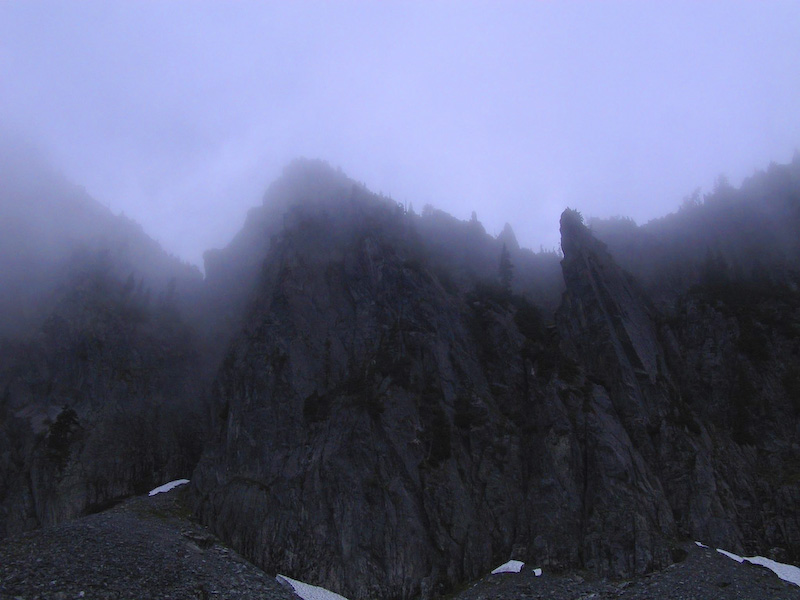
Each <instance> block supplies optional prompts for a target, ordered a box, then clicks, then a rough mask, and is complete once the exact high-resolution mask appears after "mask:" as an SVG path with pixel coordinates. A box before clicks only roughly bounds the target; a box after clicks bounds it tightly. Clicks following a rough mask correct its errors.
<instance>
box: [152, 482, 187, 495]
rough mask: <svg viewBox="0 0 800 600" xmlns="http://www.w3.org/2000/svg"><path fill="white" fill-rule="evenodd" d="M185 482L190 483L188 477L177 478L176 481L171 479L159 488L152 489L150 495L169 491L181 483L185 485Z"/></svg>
mask: <svg viewBox="0 0 800 600" xmlns="http://www.w3.org/2000/svg"><path fill="white" fill-rule="evenodd" d="M184 483H189V480H188V479H176V480H175V481H170V482H169V483H165V484H164V485H160V486H158V487H157V488H155V489H153V490H150V493H149V494H148V496H155V495H156V494H160V493H161V492H168V491H170V490H171V489H172V488H176V487H178V486H179V485H183V484H184Z"/></svg>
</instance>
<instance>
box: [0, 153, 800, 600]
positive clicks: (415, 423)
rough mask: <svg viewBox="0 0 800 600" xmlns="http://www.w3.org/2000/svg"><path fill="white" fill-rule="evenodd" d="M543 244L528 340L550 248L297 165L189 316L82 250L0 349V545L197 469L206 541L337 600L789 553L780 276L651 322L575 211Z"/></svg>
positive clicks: (182, 295)
mask: <svg viewBox="0 0 800 600" xmlns="http://www.w3.org/2000/svg"><path fill="white" fill-rule="evenodd" d="M65 206H67V207H70V206H73V204H70V203H69V202H67V203H66V204H65ZM70 210H72V209H70ZM76 210H78V209H76ZM101 212H102V211H101ZM102 214H103V215H104V216H103V220H105V219H107V218H110V217H109V215H106V214H105V213H104V212H102ZM121 227H122V229H123V230H125V231H128V232H129V233H130V232H131V231H132V230H131V229H130V228H129V227H128V226H127V225H124V226H121ZM561 232H562V248H563V251H564V257H563V261H562V262H561V265H560V266H561V270H562V272H563V283H564V284H565V286H566V291H565V292H564V293H563V297H562V299H561V304H560V307H559V308H558V310H557V311H556V312H555V314H554V322H553V323H552V325H550V326H545V319H544V318H543V316H542V313H541V312H540V310H539V309H537V308H536V306H534V305H533V304H532V303H531V302H530V301H529V299H528V298H535V299H536V300H537V302H539V305H540V306H552V304H553V298H555V297H557V295H558V294H559V293H560V291H559V290H561V289H563V288H561V286H560V282H559V284H558V285H552V286H550V287H549V288H548V289H546V290H538V289H535V288H536V285H535V284H536V282H539V283H541V282H551V283H552V282H553V280H554V276H553V269H552V267H553V266H554V263H553V260H554V257H555V255H554V253H544V252H543V253H540V254H539V255H533V253H530V252H529V251H526V250H523V249H519V248H518V246H517V245H516V242H515V240H514V237H513V232H511V229H510V227H509V228H507V230H505V231H504V233H503V234H502V236H501V237H502V240H500V239H495V238H491V237H490V236H487V235H486V233H485V231H484V230H483V228H482V227H481V226H480V224H479V223H478V222H477V218H474V219H473V220H472V221H471V222H469V223H465V222H460V221H458V220H457V219H454V218H452V217H450V216H449V215H446V214H444V213H441V212H439V211H435V210H433V209H430V208H426V210H425V211H424V214H423V216H418V215H416V214H414V213H413V211H412V210H405V209H404V207H401V206H398V205H397V204H396V203H395V202H393V201H391V200H390V199H388V198H385V197H383V196H377V195H374V194H371V193H369V192H368V191H367V190H366V189H365V188H364V187H363V186H362V185H359V184H356V183H355V182H353V181H352V180H350V179H348V178H347V177H345V176H344V175H343V174H341V173H340V172H336V171H334V170H332V169H330V168H328V167H327V166H326V165H325V164H323V163H321V162H315V161H299V162H297V163H294V164H293V165H291V166H290V167H289V168H287V170H286V172H285V174H284V176H283V177H282V178H281V179H280V180H279V181H278V182H276V183H275V184H274V185H273V186H272V187H271V188H270V190H269V191H268V193H267V195H266V196H265V200H264V203H263V205H262V206H260V207H258V208H256V209H253V210H252V211H251V213H250V215H249V216H248V220H247V222H246V224H245V227H244V228H243V230H242V232H240V234H239V235H238V236H237V237H236V238H235V239H234V241H233V242H232V243H231V244H230V245H229V246H228V247H227V248H225V249H222V250H218V251H213V252H210V253H209V254H208V255H207V256H206V270H207V278H206V281H205V282H204V284H203V285H204V289H203V292H202V294H201V293H199V292H197V290H196V289H194V288H193V287H192V286H193V285H194V283H193V282H194V279H192V276H191V275H189V274H188V272H186V270H185V269H184V268H182V267H181V268H179V267H177V266H176V265H174V264H172V263H171V262H170V261H169V260H163V261H162V260H161V259H159V260H160V261H161V262H159V261H156V262H157V263H158V264H156V265H155V266H153V265H151V267H152V272H154V273H156V274H160V275H159V277H161V276H166V275H168V274H170V273H172V272H173V271H174V272H175V273H177V275H178V277H177V282H178V283H177V286H178V290H177V293H176V290H175V289H174V288H172V289H171V288H170V287H168V288H167V289H166V290H164V292H163V293H161V294H159V297H158V299H151V298H150V292H149V291H147V290H146V289H145V288H146V286H145V285H144V283H143V279H142V278H140V277H139V275H138V273H139V271H136V273H137V275H136V276H133V274H131V276H129V277H128V279H127V280H125V275H126V274H127V273H128V269H129V268H130V266H131V265H136V264H138V263H136V261H135V260H134V258H135V257H136V256H137V253H136V252H134V253H128V251H127V250H125V249H124V248H125V247H127V246H126V244H125V243H123V244H122V245H121V246H118V250H119V252H116V253H114V252H111V254H110V255H109V253H108V252H106V253H102V252H101V253H100V254H97V253H96V252H95V250H96V248H95V247H94V246H92V245H91V244H90V245H89V249H88V250H86V251H85V254H84V256H83V260H81V261H78V262H76V263H74V264H73V265H72V266H73V267H75V268H73V269H72V270H70V271H69V272H67V273H65V274H63V277H62V279H60V280H59V281H62V283H63V285H62V286H61V287H59V288H58V289H57V293H53V295H52V297H51V298H50V299H49V300H48V301H47V302H44V303H42V304H41V305H40V306H39V307H37V311H36V312H35V314H34V315H33V316H32V317H31V319H32V321H31V322H33V320H35V319H34V317H36V318H39V317H41V323H40V325H41V326H40V327H39V328H38V329H35V330H34V331H36V335H31V336H29V337H28V338H25V339H11V340H0V536H3V535H5V534H7V533H11V532H15V531H19V530H21V529H25V528H30V527H34V526H37V525H42V524H50V523H55V522H58V521H60V520H63V519H66V518H70V517H72V516H75V515H77V514H80V513H82V512H87V511H92V510H100V509H102V508H103V507H104V506H106V505H107V504H108V503H109V502H112V501H113V500H114V499H116V498H118V497H120V496H124V495H128V494H131V493H137V492H142V491H145V490H146V489H147V488H148V486H151V485H154V484H156V483H160V481H158V480H159V479H160V478H163V479H171V478H175V477H180V476H187V475H189V473H188V471H189V470H191V469H192V468H193V466H194V465H195V464H197V467H196V469H194V473H193V476H192V484H191V486H192V487H191V489H192V496H193V503H194V506H195V509H196V511H197V513H198V515H199V516H200V517H201V519H202V520H203V521H204V522H205V523H207V524H209V525H210V526H211V527H212V528H213V529H214V530H215V531H216V533H217V534H218V535H219V536H220V537H222V539H224V540H225V541H226V542H227V543H229V544H231V545H232V546H234V547H235V548H236V549H237V550H238V551H240V552H241V553H242V554H244V555H245V556H246V557H247V558H249V559H250V560H252V561H254V562H255V563H257V564H258V565H260V566H262V567H263V568H265V569H266V570H268V571H271V572H276V571H280V572H282V573H286V574H288V575H290V576H293V577H296V578H299V579H302V580H306V581H309V582H312V583H316V584H321V585H324V586H325V587H328V588H332V589H335V590H336V591H338V592H341V593H343V594H345V595H346V596H349V597H351V598H353V599H354V600H357V599H361V598H372V597H381V598H387V599H392V598H398V599H401V598H402V599H406V598H412V597H418V596H420V595H421V596H424V597H430V596H434V595H437V594H440V593H444V592H446V591H447V590H449V589H452V588H453V587H454V586H456V585H458V584H460V583H463V582H465V581H469V580H471V579H475V578H477V577H479V576H481V575H483V574H485V573H487V572H488V571H489V570H490V569H491V568H492V567H494V566H496V565H497V564H500V563H501V562H505V561H506V560H508V559H509V558H516V559H520V560H524V561H526V562H531V563H536V564H538V565H541V566H543V567H546V568H550V569H557V568H562V567H570V566H581V567H585V568H589V569H591V570H593V571H595V572H597V573H600V574H604V575H612V576H630V575H633V574H637V573H644V572H647V571H649V570H653V569H657V568H660V567H664V566H666V565H668V564H669V563H670V562H671V561H672V560H673V559H674V555H673V550H674V548H675V542H676V541H679V540H683V539H687V538H689V539H691V538H693V539H701V540H703V541H705V542H707V543H709V544H715V545H717V546H721V547H726V548H729V549H731V550H734V551H744V550H747V551H748V552H757V553H761V554H764V553H766V552H768V551H769V550H770V549H772V548H778V549H780V550H781V551H783V553H784V557H785V558H786V559H788V560H793V559H794V560H798V559H800V545H799V543H798V540H800V521H798V519H799V518H800V517H798V513H797V510H796V509H797V506H798V505H800V478H798V473H800V447H798V445H797V442H796V440H797V434H798V431H800V421H799V420H798V415H800V400H799V399H798V398H800V370H799V369H798V368H797V366H796V360H795V359H796V357H797V356H798V354H800V343H799V342H798V339H800V336H798V332H800V317H799V316H798V315H799V314H800V313H798V308H797V307H798V306H800V294H799V293H798V292H797V286H796V285H795V286H794V287H792V286H793V284H794V283H796V282H794V280H791V279H788V280H786V281H783V283H780V282H779V283H775V282H774V281H770V282H768V284H758V283H757V282H754V283H751V284H749V285H748V286H744V287H742V286H738V284H734V283H732V282H731V281H730V280H729V279H726V278H724V277H718V276H716V275H717V274H715V273H712V275H714V276H712V277H709V279H708V282H707V283H705V284H702V285H701V284H698V285H693V286H690V285H689V284H687V283H686V281H688V279H687V280H686V281H684V279H685V278H684V279H681V281H684V285H683V287H681V288H680V289H678V290H676V291H674V292H672V293H671V294H670V296H669V299H670V302H669V303H668V302H665V301H664V298H660V299H659V305H658V306H659V308H656V307H655V306H654V304H653V303H652V302H651V299H650V298H649V297H648V293H652V292H648V291H645V290H643V288H642V287H641V286H640V285H639V282H638V281H637V280H636V279H635V278H634V277H633V276H631V275H630V274H628V273H627V272H626V271H625V270H623V269H622V268H620V266H619V265H618V262H617V260H616V257H614V256H612V254H611V253H610V252H609V251H608V249H607V248H606V246H605V245H604V244H603V243H601V242H600V241H598V240H597V239H596V238H595V237H594V236H593V234H592V233H591V231H589V230H588V229H587V228H586V227H585V226H584V225H583V222H582V218H581V217H580V215H579V214H578V213H577V212H576V211H570V210H568V211H566V212H565V213H564V214H563V215H562V219H561ZM131 235H132V236H133V238H131V239H135V237H136V236H135V235H134V234H133V233H131ZM111 237H112V238H113V239H112V241H113V240H115V239H116V237H114V236H111ZM126 239H127V238H126ZM117 241H118V240H117ZM151 242H152V240H151ZM98 243H99V242H98ZM126 243H127V242H126ZM131 243H132V242H131ZM642 243H644V242H642ZM503 244H505V247H506V252H505V253H502V254H505V260H504V261H502V263H503V266H504V267H506V268H503V267H500V265H501V261H500V260H499V259H500V257H501V255H502V254H501V251H502V247H503ZM151 246H152V245H151V244H145V245H144V246H143V250H142V251H143V252H144V249H146V248H150V249H149V250H147V252H150V251H153V252H155V253H156V255H158V256H161V255H160V254H158V252H157V248H156V249H153V248H152V247H151ZM9 247H13V244H12V245H11V246H9ZM136 248H138V246H137V245H136V244H133V249H134V250H135V249H136ZM0 249H2V246H0ZM147 252H145V254H147ZM662 258H663V257H662ZM712 258H714V257H713V256H712ZM162 259H163V257H162ZM506 261H508V263H510V264H511V265H512V266H513V268H508V267H509V264H506ZM712 262H714V263H715V264H716V262H718V261H716V259H715V258H714V261H712ZM53 264H54V263H48V265H46V266H45V268H44V271H43V272H46V273H49V272H50V270H52V269H54V268H55V267H54V266H53ZM664 264H666V262H665V263H664ZM499 267H500V268H499ZM781 268H782V269H783V271H781V272H782V273H783V272H784V271H785V268H784V267H781ZM498 270H500V271H502V272H500V273H498ZM677 271H680V272H681V273H684V274H685V273H689V272H690V271H691V269H685V268H683V269H678V270H677ZM141 272H143V273H144V274H145V275H146V273H147V269H145V268H142V269H141ZM181 273H183V277H184V278H186V281H188V282H189V283H190V285H188V286H183V285H182V284H181V281H182V279H181V276H180V275H181ZM18 275H20V277H21V280H22V279H24V278H25V276H26V274H25V273H24V271H20V273H18ZM44 279H45V280H47V281H44V284H48V285H50V283H48V282H49V279H48V278H47V277H45V278H44ZM44 284H43V285H44ZM24 287H25V286H21V288H24ZM542 287H547V286H545V285H543V286H542ZM647 289H648V290H652V288H647ZM15 297H16V296H15ZM9 298H10V297H9ZM11 300H13V298H12V299H11ZM11 300H9V301H10V302H11ZM673 301H674V302H673ZM12 304H14V306H15V307H17V308H19V306H18V302H16V300H14V302H12ZM667 305H669V309H668V310H667V309H665V308H664V307H665V306H667ZM42 315H46V318H45V317H44V316H42ZM187 315H189V316H193V317H194V318H195V319H196V320H195V321H190V320H189V317H187ZM211 378H214V383H213V386H211V387H212V390H211V394H210V398H209V397H208V392H207V389H206V383H207V381H208V380H210V379H211ZM208 421H210V422H211V429H212V430H213V432H214V433H213V435H208V434H207V422H208ZM203 443H205V448H204V449H203V448H201V444H203ZM201 452H202V459H200V461H199V464H198V463H197V460H198V457H199V456H200V455H201Z"/></svg>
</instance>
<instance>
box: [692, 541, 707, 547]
mask: <svg viewBox="0 0 800 600" xmlns="http://www.w3.org/2000/svg"><path fill="white" fill-rule="evenodd" d="M695 544H697V545H698V547H700V548H708V546H706V545H705V544H704V543H703V542H695Z"/></svg>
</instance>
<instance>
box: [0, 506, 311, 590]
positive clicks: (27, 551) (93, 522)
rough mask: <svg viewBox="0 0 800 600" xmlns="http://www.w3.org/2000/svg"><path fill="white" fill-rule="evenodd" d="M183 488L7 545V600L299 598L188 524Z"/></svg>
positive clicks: (2, 555) (2, 551) (1, 575)
mask: <svg viewBox="0 0 800 600" xmlns="http://www.w3.org/2000/svg"><path fill="white" fill-rule="evenodd" d="M180 494H181V492H180V491H179V490H174V491H172V492H169V493H167V494H157V495H156V496H153V497H147V496H140V497H136V498H132V499H130V500H127V501H125V502H124V503H122V504H120V505H119V506H116V507H114V508H113V509H110V510H108V511H106V512H103V513H101V514H96V515H92V516H88V517H83V518H81V519H77V520H74V521H71V522H69V523H64V524H61V525H57V526H54V527H48V528H45V529H41V530H38V531H35V532H31V533H27V534H24V535H20V536H16V537H14V538H11V539H8V540H5V541H4V543H3V544H2V545H0V598H3V599H6V598H8V599H11V598H14V599H22V600H62V599H63V600H67V599H69V600H72V599H73V598H86V599H87V600H101V599H102V600H122V599H124V598H131V599H134V598H135V599H141V598H150V599H153V600H160V599H164V600H167V599H171V600H189V599H192V600H196V599H198V598H200V599H210V598H226V599H231V600H233V599H238V598H241V599H242V600H245V599H246V600H254V599H258V600H297V597H296V596H294V595H293V594H292V593H291V592H290V591H288V590H286V589H285V588H284V587H283V586H281V585H279V584H278V583H277V582H276V581H275V578H274V577H270V576H269V575H267V574H265V573H264V572H262V571H260V570H259V569H257V568H256V567H254V566H253V565H251V564H250V563H248V562H247V561H245V560H244V559H242V558H241V557H240V556H238V555H237V554H236V553H235V552H233V551H232V550H231V549H230V548H228V547H226V546H224V545H223V544H221V543H220V542H219V540H217V539H216V538H215V537H214V536H213V535H211V534H210V533H209V532H208V531H207V530H206V529H205V528H203V527H201V526H200V525H198V524H197V523H194V522H192V521H191V520H190V519H189V518H188V514H189V513H188V511H187V510H186V508H185V507H184V506H183V504H182V503H181V501H180Z"/></svg>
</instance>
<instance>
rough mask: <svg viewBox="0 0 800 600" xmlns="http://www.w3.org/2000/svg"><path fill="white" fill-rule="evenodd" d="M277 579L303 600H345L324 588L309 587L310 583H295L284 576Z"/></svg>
mask: <svg viewBox="0 0 800 600" xmlns="http://www.w3.org/2000/svg"><path fill="white" fill-rule="evenodd" d="M275 579H277V580H278V581H279V582H280V583H284V582H285V583H288V584H289V585H290V586H292V589H293V590H294V593H295V594H297V595H298V596H300V597H301V598H302V599H303V600H347V598H345V597H344V596H340V595H339V594H337V593H336V592H332V591H330V590H326V589H325V588H322V587H319V586H316V585H311V584H310V583H303V582H302V581H297V580H296V579H292V578H291V577H287V576H286V575H280V574H279V575H278V576H277V577H276V578H275Z"/></svg>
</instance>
